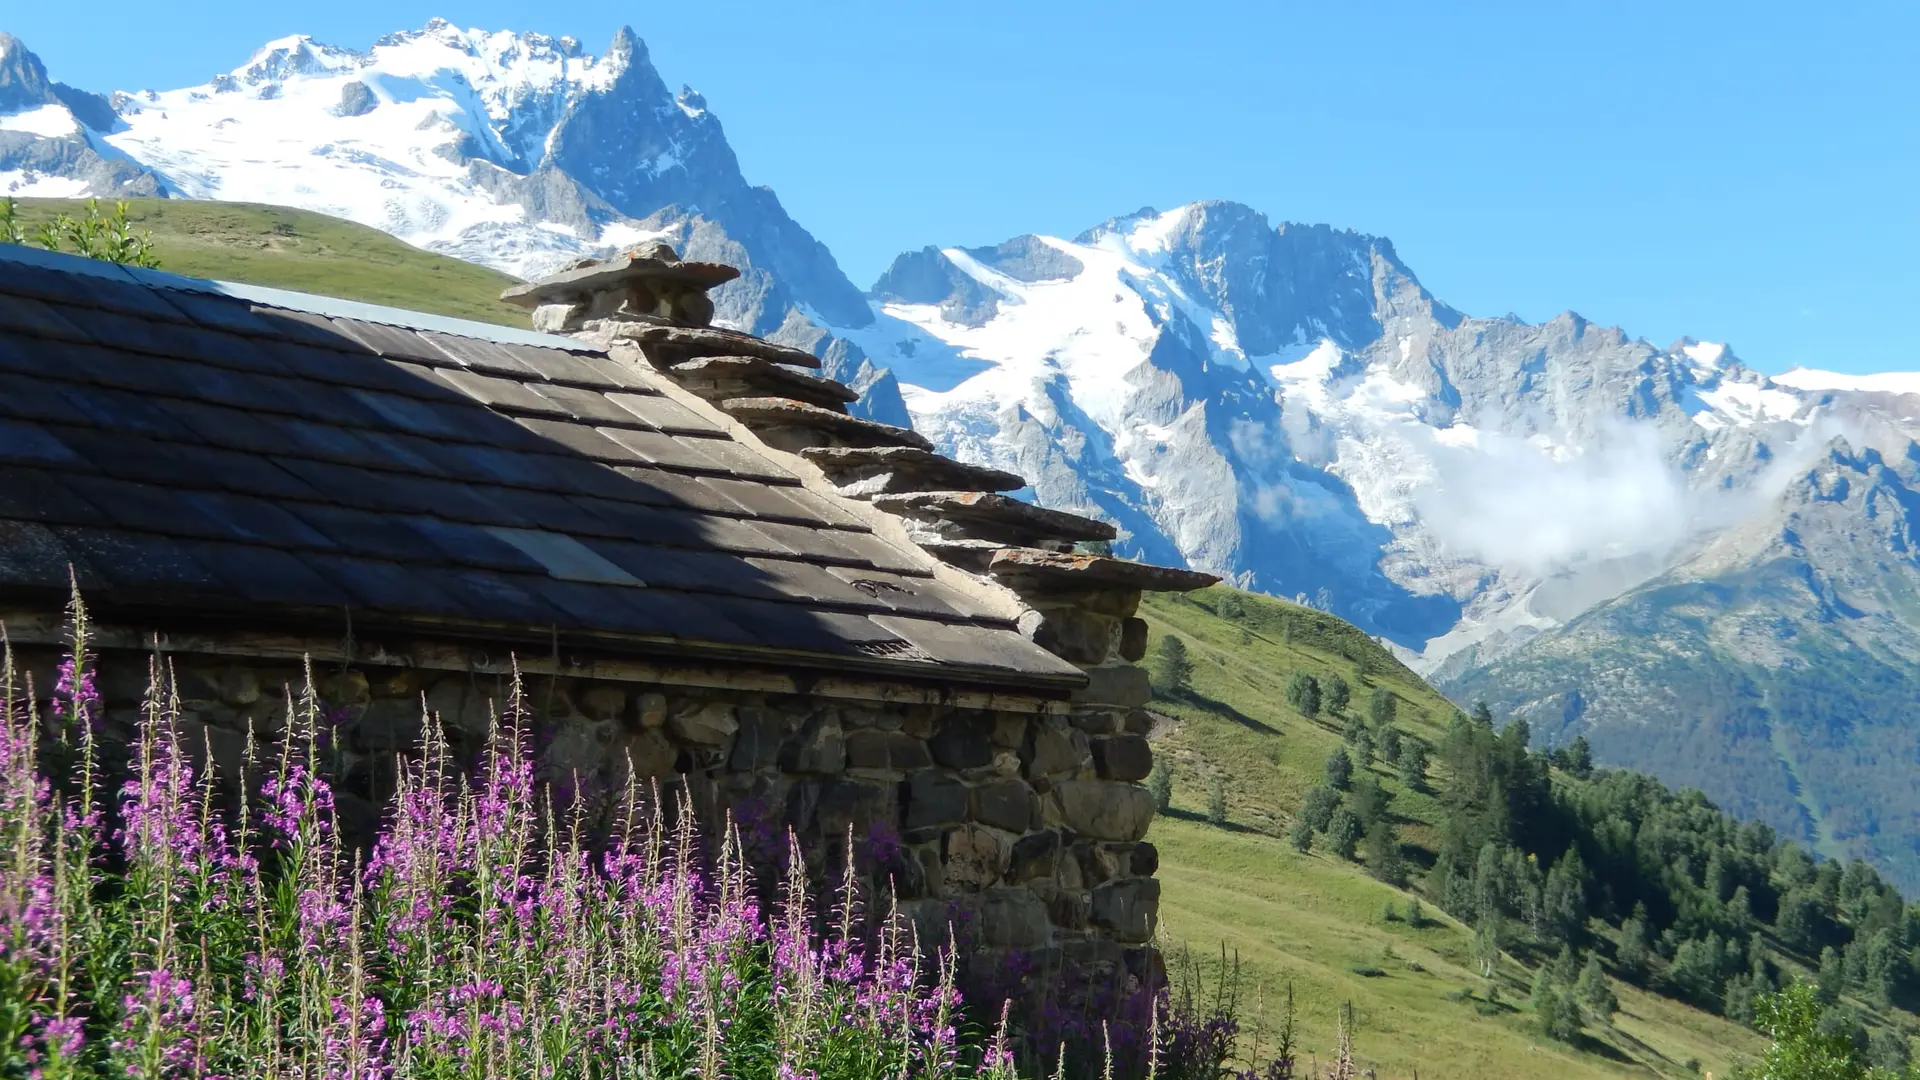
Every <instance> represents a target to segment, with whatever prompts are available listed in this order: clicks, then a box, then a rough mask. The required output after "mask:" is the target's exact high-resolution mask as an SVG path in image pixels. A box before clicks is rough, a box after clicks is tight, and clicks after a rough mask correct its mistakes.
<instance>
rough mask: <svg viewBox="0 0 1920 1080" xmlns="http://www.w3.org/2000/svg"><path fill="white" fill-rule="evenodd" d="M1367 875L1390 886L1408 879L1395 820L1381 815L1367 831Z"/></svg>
mask: <svg viewBox="0 0 1920 1080" xmlns="http://www.w3.org/2000/svg"><path fill="white" fill-rule="evenodd" d="M1367 873H1369V874H1372V875H1373V876H1374V877H1375V878H1376V879H1377V880H1380V881H1384V882H1386V883H1387V884H1389V885H1400V884H1402V883H1403V882H1405V881H1406V879H1407V869H1406V863H1405V862H1404V861H1403V860H1402V859H1401V858H1400V834H1399V832H1398V831H1397V830H1396V829H1394V827H1393V819H1392V818H1390V817H1388V816H1387V815H1385V814H1381V815H1380V816H1379V817H1378V818H1376V819H1375V820H1374V822H1373V825H1372V826H1371V827H1369V828H1368V829H1367Z"/></svg>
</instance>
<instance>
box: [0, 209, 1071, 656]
mask: <svg viewBox="0 0 1920 1080" xmlns="http://www.w3.org/2000/svg"><path fill="white" fill-rule="evenodd" d="M663 385H666V380H665V379H664V378H663V377H662V376H660V375H658V374H656V373H654V372H651V371H643V370H639V369H637V368H635V367H633V366H630V365H627V364H624V363H621V362H619V361H615V360H613V359H610V358H609V357H607V356H606V355H604V354H602V353H598V352H595V351H593V350H591V349H589V348H587V347H585V346H583V345H582V343H580V342H578V341H575V340H573V339H570V338H561V337H552V336H547V335H542V334H536V333H533V332H530V331H518V330H512V329H506V328H500V327H492V326H487V325H484V324H479V323H468V322H464V321H460V320H452V319H444V318H439V317H435V316H431V315H423V314H420V313H416V312H405V311H398V310H394V309H387V308H376V307H372V306H369V305H364V304H356V303H352V302H347V301H339V300H331V299H326V298H320V297H312V296H305V295H301V294H296V293H286V292H280V291H278V290H271V289H259V288H253V287H248V286H238V285H230V284H224V283H215V282H207V281H200V280H197V279H190V278H182V277H178V276H174V275H169V274H161V273H155V272H152V271H141V270H133V269H128V268H122V267H117V266H112V265H110V264H106V263H100V262H94V261H91V260H85V259H78V258H72V257H67V256H57V255H49V254H46V253H43V252H39V251H36V250H31V249H26V248H19V247H6V246H0V608H16V609H17V608H19V607H21V606H23V605H27V606H44V605H46V604H51V603H56V602H58V601H59V600H61V599H63V598H64V596H65V594H66V592H67V589H68V572H69V571H68V568H69V566H72V567H73V569H74V571H75V572H76V573H77V574H78V576H79V581H80V585H81V589H82V591H83V593H84V594H85V595H86V596H87V597H88V599H89V603H90V604H91V605H92V606H93V607H94V608H95V609H96V611H101V612H103V613H107V614H113V613H115V612H118V613H121V614H122V615H124V616H125V617H138V618H142V619H144V620H146V621H145V622H142V623H141V624H140V625H142V626H151V627H153V628H156V629H171V628H173V626H174V625H176V624H178V623H179V622H180V621H181V620H183V619H189V618H190V619H193V620H196V621H201V622H209V621H210V622H212V623H215V624H217V625H220V626H224V627H229V628H234V629H240V630H247V629H268V628H272V629H295V630H297V629H309V630H323V631H325V632H327V633H329V634H336V633H339V632H340V629H341V628H342V626H343V625H344V624H345V623H346V622H347V621H348V620H349V619H350V621H351V625H352V627H353V629H354V632H355V633H357V634H365V633H368V632H374V631H378V630H381V629H405V630H409V631H412V630H421V631H432V632H433V634H434V635H436V636H450V637H457V638H460V639H474V638H478V639H483V640H487V641H493V642H501V641H507V642H526V643H529V644H537V646H538V649H539V651H540V652H541V653H542V654H544V653H545V652H546V650H547V649H548V648H550V647H553V646H554V645H556V644H568V645H571V646H586V647H591V648H596V649H600V650H603V651H610V652H617V653H622V654H629V655H644V656H656V655H664V656H676V657H677V656H686V657H699V658H707V659H723V660H741V661H751V662H755V663H767V662H776V663H778V664H779V665H781V666H797V667H803V668H813V669H826V670H838V671H849V672H851V671H865V672H870V673H874V674H887V675H894V676H904V677H917V678H922V679H928V678H931V679H937V680H939V681H943V682H957V683H966V684H973V685H978V684H987V685H1005V686H1008V687H1022V688H1047V689H1053V690H1064V689H1068V688H1072V687H1075V686H1078V685H1081V684H1082V683H1083V682H1084V676H1083V675H1081V674H1080V672H1079V671H1078V670H1077V669H1075V668H1073V667H1072V666H1071V665H1069V664H1067V663H1066V662H1065V661H1062V660H1060V659H1058V658H1056V657H1054V656H1053V655H1051V654H1049V653H1047V652H1045V651H1044V650H1042V649H1040V648H1039V647H1038V646H1036V645H1034V644H1032V643H1031V642H1029V641H1027V640H1026V639H1025V638H1024V637H1022V636H1021V635H1020V634H1019V633H1018V632H1017V631H1016V630H1015V629H1014V628H1013V626H1012V624H1011V623H1010V622H1008V621H1007V620H1004V619H1000V618H996V617H993V616H991V615H989V614H987V613H986V612H985V611H984V610H983V608H982V605H981V604H980V603H979V602H978V601H977V600H974V599H971V598H969V597H968V596H966V595H963V594H961V593H959V592H957V591H955V590H952V589H948V588H946V587H944V586H942V585H940V584H939V583H937V582H936V581H934V580H933V577H932V572H931V569H930V567H931V566H932V563H931V561H930V559H929V558H928V557H927V555H926V554H925V553H924V552H922V551H919V550H917V549H906V548H902V547H900V546H897V545H895V544H892V543H890V542H887V541H885V540H882V539H881V538H879V537H877V536H876V535H874V534H873V532H872V531H871V529H869V528H868V527H867V525H866V524H865V523H864V522H863V520H862V519H861V518H860V517H859V516H858V515H856V514H854V513H850V512H849V511H848V508H847V504H845V503H843V502H841V501H839V500H838V499H836V498H834V497H832V496H823V495H820V494H816V493H814V492H811V491H809V490H807V489H805V488H804V487H802V486H801V484H800V481H799V479H798V478H797V477H796V476H794V475H793V474H792V473H791V472H789V471H788V470H787V469H785V468H783V467H782V466H780V465H779V464H778V463H776V462H775V461H773V460H771V459H770V458H769V457H768V456H767V455H766V454H764V453H762V452H761V451H760V450H759V449H758V448H756V447H755V446H753V445H751V444H748V443H743V442H741V441H739V440H736V439H735V438H733V437H732V436H730V435H729V434H728V433H727V432H726V431H725V430H723V429H722V428H721V427H720V426H719V425H718V424H716V423H714V422H713V420H711V419H710V418H709V415H710V414H703V413H702V412H700V411H696V409H694V408H689V407H687V406H686V405H683V404H681V403H680V402H678V401H676V400H674V399H673V398H672V397H670V396H668V395H665V394H663V393H662V392H661V387H662V386H663Z"/></svg>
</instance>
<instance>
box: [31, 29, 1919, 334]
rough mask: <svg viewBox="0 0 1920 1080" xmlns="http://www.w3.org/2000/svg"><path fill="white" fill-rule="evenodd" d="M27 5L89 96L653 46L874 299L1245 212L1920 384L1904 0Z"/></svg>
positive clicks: (1465, 296)
mask: <svg viewBox="0 0 1920 1080" xmlns="http://www.w3.org/2000/svg"><path fill="white" fill-rule="evenodd" d="M7 7H8V9H9V10H8V11H7V12H6V13H4V14H0V29H6V30H10V31H12V32H13V33H15V34H17V35H18V36H20V37H21V38H23V39H25V40H26V42H27V44H28V45H29V46H30V47H32V48H33V49H34V50H35V51H36V52H38V53H39V54H40V55H41V56H42V57H43V58H44V59H45V60H46V62H47V64H48V67H49V68H50V69H51V71H52V74H53V76H54V77H55V78H57V79H61V80H64V81H67V82H71V83H74V84H75V85H78V86H82V87H85V88H88V89H95V90H110V89H139V88H146V87H156V88H167V87H173V86H180V85H187V84H191V83H198V82H203V81H205V80H206V79H207V78H208V77H209V76H211V75H212V74H213V73H215V72H217V71H224V70H228V69H231V68H234V67H237V66H239V65H240V64H241V63H243V62H244V61H245V60H246V58H247V56H248V55H249V54H250V53H251V51H252V50H253V48H254V47H256V46H257V45H259V44H260V43H261V42H264V41H266V40H268V39H271V38H274V37H278V36H281V35H284V34H289V33H308V34H311V35H313V36H314V37H316V38H319V39H320V40H323V41H328V42H331V43H334V44H339V45H345V46H351V47H355V48H364V47H365V46H366V45H367V44H369V43H370V42H371V41H372V40H373V39H374V38H375V37H378V36H379V35H381V34H383V33H386V32H388V31H391V30H396V29H402V28H407V27H417V26H419V25H421V24H423V23H425V22H426V20H427V19H428V18H429V17H432V16H435V15H440V16H444V17H446V18H448V19H450V20H452V21H454V22H456V23H460V24H462V25H469V26H482V27H486V28H489V29H497V28H513V29H536V30H541V31H544V32H547V33H551V34H556V35H558V34H571V35H573V36H575V37H577V38H580V39H581V40H582V41H583V42H584V43H585V44H586V46H587V47H588V48H589V49H591V50H593V51H599V50H601V49H603V48H604V47H605V44H606V42H607V41H608V40H609V39H610V38H611V37H612V35H613V33H614V31H615V29H617V28H618V27H619V26H620V25H621V24H623V23H625V24H630V25H632V26H633V27H634V28H635V29H636V30H637V31H638V32H639V33H640V35H641V36H642V37H643V38H645V39H646V41H647V43H648V45H649V47H650V49H651V50H652V53H653V59H654V62H655V64H656V66H658V67H659V68H660V70H661V73H662V75H663V76H664V77H665V78H666V80H667V81H668V83H669V84H672V85H677V84H679V83H681V82H686V83H691V84H692V85H694V86H695V87H697V88H699V89H700V90H702V91H703V92H705V93H706V95H707V98H708V101H709V104H710V105H711V106H712V108H713V109H714V111H715V112H716V113H718V114H719V116H720V117H721V119H722V121H723V123H724V124H725V126H726V128H727V131H728V135H729V138H730V140H731V142H732V143H733V145H734V148H735V149H736V151H737V152H738V153H739V155H740V158H741V162H742V165H743V167H744V169H745V170H746V172H747V175H748V177H749V179H751V180H753V181H755V182H757V183H765V184H768V185H771V186H772V187H773V188H774V189H775V190H776V191H777V192H779V194H780V196H781V198H782V200H783V201H784V202H785V203H786V204H787V206H788V208H789V210H790V211H791V212H792V213H793V215H794V216H795V217H796V218H797V219H798V220H799V221H800V222H801V223H802V224H803V225H805V226H807V227H808V228H809V229H810V230H812V231H813V233H814V234H815V235H816V236H818V237H819V238H820V239H821V240H823V241H824V242H826V243H827V245H828V246H829V247H831V248H832V249H833V251H834V252H835V254H836V255H837V256H838V257H839V259H840V261H841V264H842V266H843V267H844V268H845V269H846V271H847V273H848V275H849V276H850V277H852V278H853V279H854V281H855V282H856V283H858V284H860V285H862V286H863V287H864V286H865V285H867V284H869V283H870V282H871V281H872V280H873V279H874V277H875V276H876V275H877V274H878V273H879V271H880V270H881V269H883V268H884V267H885V265H886V264H887V262H888V261H889V260H890V259H891V258H892V257H893V256H894V255H895V254H897V253H899V252H900V251H903V250H907V249H909V248H918V247H921V246H924V245H926V244H939V245H943V246H944V245H952V244H968V245H972V244H981V243H992V242H996V241H998V240H1001V239H1004V238H1006V237H1008V236H1013V235H1017V234H1019V233H1024V232H1049V233H1056V234H1066V235H1072V234H1074V233H1076V232H1079V231H1080V230H1081V229H1083V228H1086V227H1087V226H1089V225H1092V224H1094V223H1096V222H1098V221H1101V220H1103V219H1105V218H1107V217H1110V216H1113V215H1116V214H1121V213H1126V212H1129V211H1132V210H1135V209H1138V208H1139V207H1141V206H1147V205H1151V206H1156V207H1161V208H1165V207H1169V206H1173V205H1177V204H1179V203H1182V202H1188V201H1191V200H1194V199H1201V198H1224V199H1234V200H1237V201H1240V202H1245V203H1248V204H1250V205H1252V206H1255V207H1257V208H1259V209H1261V210H1263V211H1265V212H1266V213H1268V214H1269V215H1270V216H1271V217H1273V218H1274V219H1275V220H1276V221H1278V220H1294V221H1306V222H1329V223H1332V224H1335V225H1339V226H1343V227H1349V228H1354V229H1359V230H1362V231H1365V232H1371V233H1377V234H1381V235H1385V236H1388V237H1390V238H1391V239H1392V240H1393V241H1394V243H1395V246H1396V247H1397V248H1398V250H1399V252H1400V254H1401V257H1402V258H1403V259H1405V260H1406V261H1407V263H1408V264H1409V265H1411V266H1412V267H1413V269H1414V270H1415V272H1416V273H1418V274H1419V276H1420V278H1421V280H1422V281H1423V282H1424V283H1425V284H1426V285H1427V286H1428V287H1429V288H1430V289H1432V290H1433V291H1434V292H1435V293H1436V294H1438V295H1439V296H1441V297H1442V298H1443V299H1445V300H1447V301H1448V302H1450V303H1452V304H1453V305H1455V306H1456V307H1459V308H1461V309H1463V310H1465V311H1468V312H1471V313H1473V314H1480V315H1500V314H1505V313H1507V312H1509V311H1511V312H1514V313H1517V314H1519V315H1520V316H1522V317H1523V318H1526V319H1529V320H1539V319H1544V318H1547V317H1550V316H1552V315H1553V314H1555V313H1557V312H1559V311H1561V310H1564V309H1567V308H1572V309H1574V310H1577V311H1579V312H1580V313H1581V314H1583V315H1586V316H1587V317H1588V318H1590V319H1593V320H1595V321H1598V322H1602V323H1612V324H1618V325H1620V326H1623V327H1625V328H1626V329H1627V331H1628V332H1629V333H1632V334H1635V335H1639V336H1644V337H1646V338H1649V339H1650V340H1652V341H1654V342H1655V343H1656V344H1660V345H1665V344H1667V343H1668V342H1670V341H1672V340H1673V339H1674V338H1676V337H1678V336H1680V335H1682V334H1688V335H1692V336H1695V337H1699V338H1703V339H1707V340H1723V341H1730V342H1732V343H1733V345H1734V347H1735V349H1736V350H1737V351H1738V352H1739V354H1740V355H1741V356H1742V357H1744V358H1745V359H1747V360H1748V362H1750V363H1752V364H1754V365H1755V366H1757V367H1759V368H1761V369H1762V370H1767V371H1779V370H1784V369H1786V368H1788V367H1791V366H1793V365H1795V364H1805V365H1807V366H1816V367H1831V368H1837V369H1840V370H1847V371H1873V370H1886V369H1894V368H1920V346H1916V344H1915V335H1914V334H1913V332H1912V330H1911V323H1912V321H1913V314H1912V313H1913V309H1914V306H1915V298H1916V296H1920V263H1917V262H1916V260H1915V258H1914V257H1913V252H1914V249H1915V246H1916V244H1915V241H1916V240H1920V211H1916V206H1920V63H1915V62H1913V58H1912V55H1911V50H1912V43H1913V42H1914V41H1915V40H1917V39H1920V5H1916V4H1912V3H1850V4H1837V5H1812V4H1805V3H1801V4H1792V5H1789V4H1776V3H1765V2H1759V3H1754V2H1749V3H1739V4H1733V3H1728V4H1684V3H1674V2H1671V0H1669V2H1664V3H1644V2H1640V0H1611V2H1608V3H1592V4H1583V5H1569V4H1537V3H1510V4H1495V3H1485V4H1475V3H1445V4H1436V3H1431V2H1426V3H1400V2H1397V0H1369V2H1365V3H1348V2H1336V0H1327V2H1324V3H1319V4H1312V5H1303V4H1295V3H1280V2H1267V3H1257V2H1256V3H1230V2H1229V3H1215V4H1211V5H1202V4H1191V3H1190V4H1178V3H1167V2H1165V0H1162V2H1161V3H1157V4H1147V3H1137V2H1133V0H1102V2H1089V3H1082V2H1078V0H1074V2H1065V0H1053V2H1049V0H1041V2H1037V3H1036V2H1034V0H1025V2H1020V3H1002V2H999V0H968V2H966V3H963V4H938V5H936V4H925V3H900V2H898V0H893V2H879V0H875V2H842V0H813V2H811V3H794V2H793V0H785V2H764V3H763V2H751V3H749V2H717V0H707V2H703V3H681V4H657V3H634V2H625V3H616V2H608V0H569V2H568V3H566V4H552V5H550V4H535V3H530V2H527V0H518V2H510V0H456V2H444V0H443V2H437V3H430V4H429V3H416V2H414V0H381V2H378V3H374V2H371V0H329V2H327V3H286V4H260V3H258V2H257V0H186V2H185V3H183V4H181V5H175V4H165V3H162V4H155V3H152V2H151V0H141V2H139V3H131V2H125V0H96V2H95V3H94V4H91V5H89V6H88V8H87V15H86V17H85V18H83V19H76V18H74V17H73V16H72V13H71V10H70V9H65V8H63V7H62V6H61V5H56V4H24V3H19V4H9V5H7ZM183 7H185V8H187V9H188V10H190V11H191V13H192V14H190V15H187V16H183V15H182V14H181V9H182V8H183ZM103 28H110V29H103Z"/></svg>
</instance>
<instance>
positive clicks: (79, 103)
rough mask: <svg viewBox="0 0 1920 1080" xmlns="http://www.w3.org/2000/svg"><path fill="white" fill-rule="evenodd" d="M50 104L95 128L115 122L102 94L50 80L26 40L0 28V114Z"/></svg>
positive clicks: (83, 123)
mask: <svg viewBox="0 0 1920 1080" xmlns="http://www.w3.org/2000/svg"><path fill="white" fill-rule="evenodd" d="M49 106H53V107H60V108H65V109H66V110H67V111H68V112H69V113H70V114H71V115H72V117H73V119H74V121H75V122H77V123H79V124H81V125H84V126H85V127H88V128H91V129H93V130H95V131H111V130H113V128H114V125H115V123H116V122H117V117H116V116H115V114H114V110H113V105H112V104H111V103H110V102H108V100H107V99H106V98H105V97H102V96H101V95H99V94H89V93H87V92H86V91H84V90H76V89H74V88H73V87H71V86H68V85H66V84H65V83H58V82H54V81H52V80H51V79H49V78H48V76H47V67H46V65H45V64H43V63H41V61H40V57H38V56H36V55H35V54H34V52H33V50H31V49H29V48H27V46H26V43H25V42H23V41H21V40H20V39H19V38H17V37H14V36H13V35H12V34H9V33H6V32H5V31H0V116H5V115H8V114H11V113H23V112H27V111H29V110H34V109H42V108H46V107H49ZM4 168H5V166H4V165H0V169H4Z"/></svg>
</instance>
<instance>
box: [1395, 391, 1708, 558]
mask: <svg viewBox="0 0 1920 1080" xmlns="http://www.w3.org/2000/svg"><path fill="white" fill-rule="evenodd" d="M1400 434H1401V435H1402V436H1403V437H1404V438H1407V439H1408V440H1409V441H1412V442H1420V441H1424V442H1425V443H1426V445H1425V446H1424V447H1422V448H1421V450H1422V453H1421V454H1420V456H1421V457H1424V458H1426V459H1427V461H1428V462H1429V463H1430V465H1431V468H1432V470H1433V471H1432V475H1431V477H1430V478H1429V479H1428V480H1427V481H1426V482H1425V483H1422V484H1420V485H1419V486H1418V487H1417V488H1416V490H1415V491H1414V492H1413V493H1412V501H1413V505H1414V508H1415V510H1416V512H1417V514H1418V516H1419V518H1420V519H1421V520H1422V521H1423V523H1424V524H1425V525H1426V526H1427V528H1428V529H1430V530H1431V532H1432V534H1433V536H1434V538H1435V539H1436V540H1437V541H1439V543H1440V544H1441V545H1442V546H1443V547H1445V548H1447V549H1448V550H1449V551H1451V552H1452V553H1453V554H1455V555H1458V556H1461V557H1465V558H1470V559H1473V560H1476V561H1479V562H1484V563H1489V564H1492V565H1495V566H1500V567H1504V568H1508V569H1514V570H1520V571H1522V572H1528V573H1535V574H1547V573H1552V572H1554V571H1556V570H1559V569H1562V568H1565V567H1568V566H1571V565H1574V564H1576V563H1580V562H1585V561H1588V560H1592V559H1604V558H1618V557H1622V556H1626V555H1632V554H1639V553H1643V552H1652V551H1670V550H1672V549H1673V548H1674V547H1675V546H1676V545H1678V544H1679V543H1680V542H1681V541H1682V540H1684V539H1686V538H1687V536H1688V535H1689V533H1690V532H1691V531H1692V528H1693V523H1694V514H1693V512H1692V508H1691V507H1690V506H1689V501H1690V500H1689V498H1688V493H1687V485H1686V482H1685V480H1684V479H1683V477H1682V476H1681V474H1680V471H1679V470H1678V469H1677V468H1676V467H1675V466H1674V465H1673V464H1672V463H1670V462H1669V461H1668V460H1667V457H1666V454H1665V452H1664V450H1663V448H1662V446H1661V443H1660V439H1659V436H1658V434H1657V433H1656V432H1655V431H1654V430H1653V429H1652V428H1651V427H1649V426H1646V425H1638V424H1629V423H1625V422H1621V423H1619V424H1616V425H1613V426H1612V427H1611V428H1610V429H1609V430H1606V431H1603V432H1602V433H1601V435H1600V437H1599V438H1598V439H1596V440H1595V441H1594V442H1593V443H1592V444H1591V445H1590V446H1588V447H1586V448H1572V449H1569V448H1566V447H1557V446H1552V445H1543V442H1544V440H1537V439H1535V440H1527V439H1519V438H1515V437H1512V436H1509V435H1503V434H1500V433H1498V432H1487V431H1481V432H1476V433H1474V434H1473V437H1472V438H1470V439H1469V438H1462V437H1461V435H1462V434H1464V433H1461V432H1451V433H1448V434H1445V435H1443V434H1441V433H1438V432H1435V431H1433V430H1432V429H1430V428H1425V427H1421V426H1419V425H1414V424H1408V425H1404V426H1403V427H1402V430H1401V432H1400Z"/></svg>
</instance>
